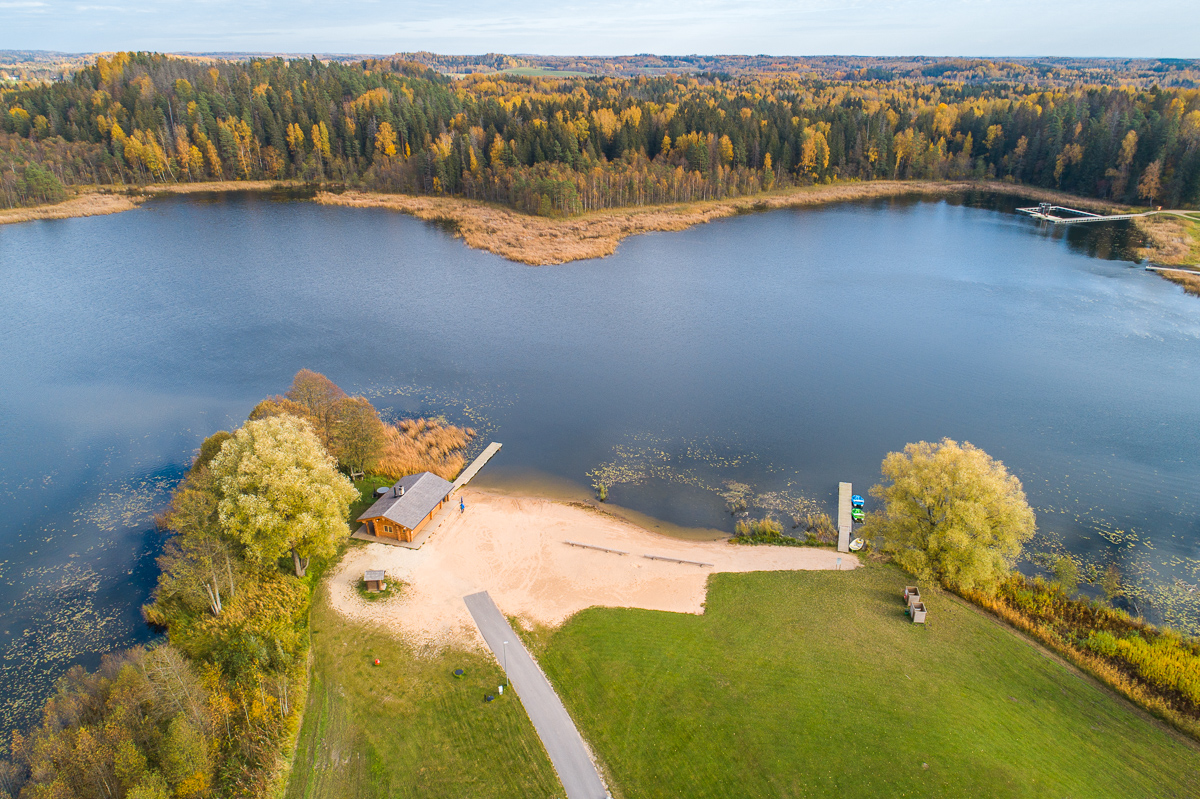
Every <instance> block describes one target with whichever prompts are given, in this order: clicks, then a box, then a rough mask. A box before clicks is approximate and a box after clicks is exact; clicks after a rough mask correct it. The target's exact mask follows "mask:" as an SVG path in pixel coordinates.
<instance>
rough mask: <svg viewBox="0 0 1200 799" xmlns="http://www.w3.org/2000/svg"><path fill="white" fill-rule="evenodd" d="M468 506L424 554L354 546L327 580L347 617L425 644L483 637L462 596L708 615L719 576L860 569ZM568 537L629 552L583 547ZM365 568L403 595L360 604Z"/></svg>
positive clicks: (563, 511)
mask: <svg viewBox="0 0 1200 799" xmlns="http://www.w3.org/2000/svg"><path fill="white" fill-rule="evenodd" d="M464 497H465V500H466V504H467V510H466V513H464V514H461V515H458V514H455V515H453V516H451V517H449V518H447V519H446V520H445V521H444V522H443V523H442V525H441V527H440V528H439V529H437V530H435V531H434V533H433V534H432V535H431V536H430V538H429V540H428V541H427V542H426V543H425V545H424V546H423V547H422V548H421V549H419V550H409V549H402V548H399V547H391V546H387V545H386V544H368V545H366V546H365V547H361V548H356V549H353V550H351V551H350V552H349V553H347V555H346V557H345V558H344V559H343V561H342V563H341V564H340V565H339V567H338V569H337V571H336V572H335V573H334V574H333V576H332V578H331V580H330V597H331V601H332V603H333V606H334V607H335V608H336V609H337V610H338V611H339V612H341V613H342V614H344V615H346V616H348V617H350V618H353V619H357V620H361V621H368V622H371V623H375V624H381V625H383V626H385V627H388V628H390V629H392V630H393V631H394V632H396V633H397V634H399V635H400V636H402V637H404V638H405V639H407V640H409V641H411V642H412V643H413V644H416V645H418V646H423V645H434V646H438V647H440V646H445V645H451V644H455V645H467V646H473V647H482V646H483V641H482V639H481V638H480V637H479V633H478V632H477V631H476V629H475V625H474V624H473V622H472V621H471V615H470V614H469V613H468V612H467V608H466V605H464V604H463V599H462V598H463V597H464V596H466V595H467V594H472V593H475V592H477V591H487V592H489V593H490V594H491V596H492V599H493V600H494V601H495V602H496V605H497V606H498V607H499V608H500V610H501V611H502V612H503V613H505V614H506V615H509V616H517V617H519V618H521V619H523V620H527V621H531V622H535V623H538V624H547V625H552V626H557V625H559V624H561V623H562V622H564V621H565V620H566V619H567V618H568V617H570V616H571V615H573V614H575V613H577V612H578V611H580V610H583V609H584V608H589V607H593V606H603V607H625V608H646V609H648V610H665V611H673V612H676V613H702V612H703V611H704V597H705V593H706V588H705V586H706V582H707V580H708V576H709V575H710V574H712V573H713V572H749V571H791V570H800V569H833V568H835V567H836V565H837V560H838V558H841V561H842V562H841V568H854V567H856V566H857V565H858V560H857V558H855V557H854V556H853V555H849V554H839V553H837V552H834V551H832V550H829V549H816V548H804V547H768V546H757V547H750V546H738V545H733V544H729V543H726V542H724V541H683V540H680V539H676V538H668V537H666V536H662V535H658V534H655V533H651V532H648V531H646V530H643V529H642V528H640V527H636V526H634V525H632V524H629V523H627V522H625V521H622V520H619V519H615V518H613V517H611V516H609V515H607V514H604V513H601V512H598V511H595V510H590V509H587V508H584V507H580V506H577V505H567V504H564V503H560V502H554V501H552V500H546V499H536V498H524V497H521V498H517V497H509V496H500V495H495V494H487V493H483V492H479V491H471V490H468V491H466V492H464ZM564 540H571V541H578V542H580V543H585V544H592V545H595V546H602V547H608V548H610V549H619V550H625V551H628V552H629V553H630V554H628V555H615V554H609V553H605V552H597V551H595V550H589V549H580V548H578V547H573V546H569V545H567V544H564V543H563V541H564ZM644 554H653V555H663V556H667V557H673V558H680V559H684V560H694V561H703V562H706V563H711V564H713V566H712V567H700V566H692V565H685V564H681V563H671V562H666V561H654V560H649V559H646V558H644V557H642V555H644ZM367 569H384V570H386V571H387V573H388V575H389V576H391V577H393V578H399V579H401V580H404V581H405V582H406V583H407V584H408V585H407V587H406V588H405V589H404V594H403V595H402V596H401V597H398V598H396V599H391V600H386V601H383V602H365V601H363V600H362V598H361V597H359V596H358V594H357V593H356V591H355V585H356V583H357V581H359V580H361V579H362V575H363V572H364V571H366V570H367Z"/></svg>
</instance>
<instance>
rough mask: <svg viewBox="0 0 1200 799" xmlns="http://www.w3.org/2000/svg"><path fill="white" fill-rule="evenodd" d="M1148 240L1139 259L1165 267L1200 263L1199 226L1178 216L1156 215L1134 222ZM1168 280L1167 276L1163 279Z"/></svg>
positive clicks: (1139, 253)
mask: <svg viewBox="0 0 1200 799" xmlns="http://www.w3.org/2000/svg"><path fill="white" fill-rule="evenodd" d="M1134 224H1135V225H1137V228H1138V230H1139V231H1141V233H1142V234H1143V235H1144V236H1145V237H1146V246H1145V247H1143V248H1141V249H1140V250H1138V255H1140V256H1141V257H1142V258H1146V259H1149V260H1151V261H1154V262H1155V263H1158V264H1163V265H1166V266H1186V265H1189V264H1194V263H1197V262H1200V225H1198V224H1197V223H1195V222H1191V221H1189V220H1186V219H1184V218H1182V217H1179V216H1173V215H1168V214H1155V215H1154V216H1143V217H1139V218H1137V219H1135V220H1134ZM1164 277H1166V275H1164Z"/></svg>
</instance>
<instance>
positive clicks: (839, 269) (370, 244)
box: [0, 194, 1200, 729]
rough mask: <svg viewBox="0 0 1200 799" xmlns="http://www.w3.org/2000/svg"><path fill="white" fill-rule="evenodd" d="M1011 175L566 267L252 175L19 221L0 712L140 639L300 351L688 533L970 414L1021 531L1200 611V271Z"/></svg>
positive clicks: (3, 301)
mask: <svg viewBox="0 0 1200 799" xmlns="http://www.w3.org/2000/svg"><path fill="white" fill-rule="evenodd" d="M1016 204H1017V203H1015V202H1012V201H1010V200H1007V199H998V198H995V197H987V196H983V197H964V198H959V199H955V200H951V201H912V200H892V201H881V202H872V203H865V204H842V205H832V206H828V207H825V208H821V209H805V210H797V211H776V212H771V213H765V214H756V215H747V216H739V217H735V218H730V219H726V220H722V221H718V222H714V223H711V224H708V225H703V226H700V227H697V228H693V229H691V230H688V231H685V232H682V233H666V234H651V235H645V236H640V237H636V238H633V239H628V240H626V241H625V242H624V243H623V244H622V245H621V246H620V248H619V250H618V252H617V253H616V254H615V255H614V256H612V257H610V258H606V259H601V260H594V261H584V262H578V263H574V264H568V265H564V266H554V267H528V266H523V265H518V264H513V263H510V262H507V261H505V260H503V259H501V258H499V257H497V256H494V255H492V254H489V253H484V252H477V251H473V250H470V249H467V248H466V247H465V246H463V244H462V243H461V242H460V241H458V240H456V239H454V238H452V237H451V236H450V235H449V234H447V233H446V232H445V231H444V230H442V229H439V228H438V227H436V226H433V225H429V224H426V223H423V222H420V221H417V220H414V219H412V218H409V217H406V216H403V215H400V214H395V213H392V212H387V211H366V210H358V209H345V208H336V207H324V206H319V205H315V204H312V203H306V202H285V201H279V200H277V199H273V198H271V197H269V196H265V195H252V194H245V195H242V194H235V195H226V196H217V197H195V198H179V199H168V200H159V201H154V202H151V203H148V204H146V205H145V206H143V207H142V208H140V209H138V210H136V211H131V212H128V213H123V214H119V215H115V216H108V217H95V218H90V219H74V220H62V221H52V222H38V223H27V224H22V225H10V226H7V227H4V228H0V278H2V280H3V283H2V290H0V429H2V430H3V437H2V441H3V447H2V450H0V685H2V686H3V696H2V697H0V701H2V702H3V704H2V706H0V725H2V726H3V727H4V728H5V729H7V728H10V727H12V726H13V725H14V724H20V723H24V722H25V721H27V720H29V719H30V713H31V712H32V711H33V710H34V709H35V708H36V707H37V706H38V703H39V702H40V701H41V699H42V698H43V697H44V696H45V694H46V692H47V691H48V690H49V686H50V685H51V684H52V681H53V680H54V679H55V678H56V677H57V676H58V675H60V674H61V673H62V672H63V671H64V670H65V669H66V668H67V667H68V666H69V665H71V664H73V663H83V664H85V665H88V666H94V665H95V664H96V663H97V662H98V658H99V653H101V652H105V651H111V650H112V649H114V648H117V647H121V646H127V645H130V644H132V643H136V642H140V641H145V640H148V639H149V638H150V637H151V636H152V634H153V633H152V631H151V630H149V629H148V628H147V627H146V626H145V625H144V624H143V623H142V621H141V615H140V606H141V604H142V603H144V602H145V601H146V600H147V599H148V597H149V592H150V590H151V589H152V587H153V583H154V579H155V575H156V569H155V564H154V558H155V557H156V555H157V553H158V551H159V548H160V546H161V536H160V535H159V534H158V533H157V532H155V530H154V525H153V521H152V515H153V514H154V513H155V512H157V511H158V510H160V509H161V508H162V506H163V503H164V500H165V497H166V496H167V493H168V492H169V490H170V489H171V487H172V486H173V485H174V483H175V482H176V481H177V480H178V479H179V478H180V476H181V475H182V473H183V471H184V470H185V469H186V467H187V465H188V463H189V461H190V458H191V456H192V454H193V453H194V452H195V450H196V448H197V446H198V445H199V443H200V441H201V440H202V439H203V437H205V436H207V435H209V434H211V433H212V432H214V431H216V430H218V429H228V428H231V427H234V426H236V425H238V424H239V423H240V422H241V421H242V420H243V419H244V418H245V416H246V414H247V413H248V412H249V410H250V409H251V407H253V405H254V404H255V403H256V402H257V401H258V400H259V399H261V398H262V397H264V396H266V395H269V394H274V393H280V392H282V391H284V390H286V388H287V386H288V384H289V383H290V381H291V377H292V375H293V374H294V373H295V372H296V371H297V370H298V369H300V368H302V367H308V368H311V369H314V370H317V371H320V372H323V373H325V374H326V375H328V376H329V377H330V378H331V379H333V380H334V381H335V382H337V383H338V384H339V385H341V386H342V387H343V388H345V389H346V390H347V391H350V392H352V393H363V394H365V395H366V396H368V397H370V398H371V399H372V400H373V401H374V402H375V403H376V405H377V406H378V407H380V408H382V409H385V410H386V412H387V414H389V415H390V416H392V417H403V416H409V415H415V414H441V415H444V416H446V417H447V418H448V419H449V420H450V421H452V422H456V423H464V424H468V425H470V426H473V427H475V428H476V429H477V430H478V431H479V432H480V437H479V439H478V445H479V446H482V445H483V444H486V443H487V441H490V440H496V441H502V442H503V443H504V449H503V451H502V452H501V454H500V455H499V456H498V457H497V458H496V459H495V460H494V461H493V462H492V464H490V465H489V466H488V468H487V469H486V470H485V471H484V473H483V475H481V478H480V480H481V485H484V486H488V485H490V486H492V487H493V488H497V489H503V490H539V491H547V492H551V493H557V494H561V495H571V494H572V493H576V494H580V493H583V492H586V491H588V490H589V488H588V487H589V485H590V484H591V483H592V481H593V479H602V480H605V481H608V482H612V487H611V489H610V493H609V501H610V502H611V503H613V504H615V505H618V506H620V507H622V508H625V509H628V511H629V512H631V513H636V514H644V516H645V517H650V518H651V519H652V520H657V521H647V523H648V524H654V523H658V524H660V525H662V527H663V529H665V530H669V531H672V532H676V533H678V534H689V535H705V534H708V535H712V534H713V533H712V530H720V531H731V530H732V528H733V523H734V520H733V517H732V516H731V515H730V514H729V513H728V511H727V510H726V503H725V499H724V498H723V497H722V496H721V492H722V491H726V490H727V489H728V484H729V483H730V482H736V483H742V484H745V485H746V486H747V487H748V490H750V491H751V492H752V500H751V502H752V507H751V509H750V510H751V512H752V513H754V514H755V515H756V516H758V515H762V514H763V513H767V512H774V513H776V515H780V514H783V513H786V511H787V510H788V509H795V508H799V507H808V506H809V505H810V504H815V505H816V506H818V507H822V508H824V509H827V510H832V505H833V499H834V497H835V495H836V489H837V483H838V481H842V480H849V481H852V482H853V483H854V484H855V487H856V490H858V491H859V492H860V493H864V494H865V493H866V489H867V488H868V487H869V486H870V485H871V484H872V483H873V482H875V481H876V480H877V479H878V474H879V463H880V461H881V460H882V458H883V457H884V455H885V454H886V453H887V452H888V451H891V450H897V449H900V448H902V447H903V446H904V444H905V443H906V442H910V441H917V440H921V439H925V440H937V439H940V438H942V437H945V436H949V437H951V438H955V439H959V440H968V441H970V442H972V443H974V444H976V445H978V446H980V447H982V448H983V449H985V450H987V451H988V452H989V453H990V454H992V455H993V456H995V457H997V458H1000V459H1001V460H1003V461H1004V462H1005V463H1006V464H1007V465H1008V467H1009V468H1010V469H1011V470H1012V471H1013V472H1014V473H1015V474H1016V475H1017V476H1018V477H1020V479H1021V480H1022V481H1023V483H1024V485H1025V488H1026V491H1027V492H1028V494H1029V498H1030V501H1031V503H1032V504H1033V505H1034V507H1035V508H1036V509H1037V512H1038V520H1039V525H1040V527H1041V532H1040V533H1039V537H1038V539H1037V540H1036V541H1035V542H1034V543H1033V544H1031V545H1030V547H1029V548H1028V550H1029V552H1031V553H1036V552H1051V551H1065V550H1069V551H1071V552H1074V553H1076V554H1078V555H1079V556H1080V557H1081V559H1083V561H1084V562H1085V563H1087V564H1094V565H1096V566H1103V565H1105V564H1107V563H1109V562H1115V563H1117V564H1119V566H1120V567H1121V569H1122V571H1123V573H1124V574H1125V576H1126V579H1127V581H1128V582H1129V584H1130V585H1131V587H1132V590H1131V596H1132V598H1133V601H1134V602H1135V603H1136V604H1137V609H1138V610H1140V611H1143V612H1145V613H1147V614H1148V615H1150V616H1152V617H1155V618H1161V619H1165V620H1167V621H1170V622H1172V623H1174V624H1177V625H1180V626H1184V627H1187V628H1189V629H1196V627H1197V622H1198V621H1200V601H1198V600H1197V597H1198V596H1200V593H1188V587H1189V585H1190V584H1194V583H1196V582H1197V581H1198V575H1197V572H1198V570H1200V560H1198V558H1200V553H1198V551H1197V550H1198V546H1197V542H1200V488H1198V486H1200V457H1198V456H1200V432H1198V431H1200V403H1197V401H1196V399H1197V396H1196V395H1197V389H1198V388H1200V370H1198V369H1197V355H1198V354H1200V301H1198V300H1197V299H1195V298H1191V297H1187V296H1185V295H1184V294H1183V292H1182V291H1181V290H1180V289H1179V287H1177V286H1175V285H1173V284H1171V283H1168V282H1166V281H1164V280H1162V279H1160V278H1158V277H1157V276H1155V275H1153V274H1151V273H1148V272H1146V271H1144V270H1143V269H1142V268H1140V267H1139V266H1137V265H1136V264H1135V263H1133V262H1132V260H1131V259H1132V257H1133V256H1132V248H1133V246H1134V244H1135V243H1136V236H1135V234H1134V233H1133V232H1132V231H1131V229H1130V228H1129V227H1127V226H1126V225H1124V224H1104V225H1081V226H1075V227H1072V228H1069V229H1065V230H1064V229H1049V228H1046V227H1043V226H1041V225H1039V224H1038V223H1036V222H1033V221H1032V220H1029V219H1026V218H1023V217H1021V216H1019V215H1017V214H1015V213H1013V210H1012V209H1013V207H1014V206H1015V205H1016ZM869 506H870V503H868V507H869ZM706 531H707V532H706ZM1025 568H1026V569H1030V570H1032V569H1035V568H1036V567H1035V566H1034V565H1033V564H1026V565H1025Z"/></svg>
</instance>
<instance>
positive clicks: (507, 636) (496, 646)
mask: <svg viewBox="0 0 1200 799" xmlns="http://www.w3.org/2000/svg"><path fill="white" fill-rule="evenodd" d="M463 602H466V603H467V610H469V611H471V616H472V618H474V619H475V624H476V626H478V627H479V632H481V633H483V640H484V641H486V642H487V645H488V646H489V647H491V650H492V654H494V655H495V656H496V662H498V663H500V664H501V666H503V665H504V657H505V655H504V649H505V647H504V642H505V641H508V679H509V682H510V683H512V687H513V688H514V689H516V691H517V696H519V697H521V704H523V705H524V706H525V712H526V713H528V714H529V720H530V721H532V722H533V727H534V729H535V730H537V734H538V736H539V737H540V738H541V739H542V744H543V745H544V746H545V747H546V752H547V754H549V755H550V762H551V763H553V764H554V769H555V771H557V772H558V778H559V779H560V780H561V781H562V784H563V789H564V790H566V792H567V799H606V797H607V796H608V792H607V791H605V790H604V783H602V782H601V781H600V775H599V774H598V773H596V767H595V766H594V765H592V760H591V758H589V757H588V753H587V748H586V747H585V746H584V744H583V738H582V737H580V735H579V730H578V729H576V728H575V722H573V721H571V717H570V716H569V715H568V714H567V709H566V708H565V707H563V703H562V700H560V699H559V698H558V694H556V693H554V689H553V688H551V687H550V681H549V680H547V679H546V675H545V674H542V670H541V669H540V668H539V667H538V665H537V663H535V662H534V661H533V657H532V656H531V655H530V654H529V651H528V650H527V649H525V645H524V644H522V643H521V639H520V638H518V637H517V635H516V633H514V632H513V629H512V627H511V626H509V624H508V620H507V619H505V618H504V615H503V614H502V613H500V609H499V608H497V607H496V603H495V602H493V601H492V598H491V597H490V596H488V593H487V591H481V592H480V593H478V594H471V595H470V596H466V597H463Z"/></svg>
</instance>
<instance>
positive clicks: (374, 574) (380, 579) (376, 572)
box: [363, 569, 387, 593]
mask: <svg viewBox="0 0 1200 799" xmlns="http://www.w3.org/2000/svg"><path fill="white" fill-rule="evenodd" d="M386 579H387V577H386V575H385V574H384V573H383V571H382V570H381V569H371V570H368V571H367V573H366V574H364V575H363V582H365V583H366V584H367V590H368V591H370V592H371V593H377V592H379V591H385V590H387V582H385V581H386Z"/></svg>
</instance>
